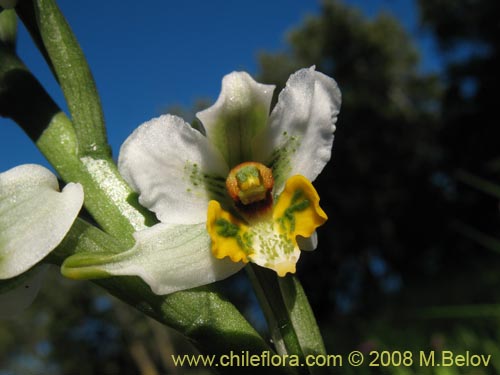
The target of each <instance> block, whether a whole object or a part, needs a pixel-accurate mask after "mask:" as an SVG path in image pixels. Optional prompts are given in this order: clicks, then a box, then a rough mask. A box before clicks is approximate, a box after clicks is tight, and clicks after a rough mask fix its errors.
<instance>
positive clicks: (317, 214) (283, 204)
mask: <svg viewBox="0 0 500 375" xmlns="http://www.w3.org/2000/svg"><path fill="white" fill-rule="evenodd" d="M273 219H274V220H275V221H276V222H278V223H279V224H280V226H281V230H282V231H284V232H286V233H287V235H288V236H289V237H291V238H293V241H294V243H295V244H297V243H296V241H295V237H296V236H297V235H300V236H302V237H306V238H307V237H310V236H312V234H313V233H314V231H315V230H316V228H317V227H319V226H321V225H323V224H324V223H325V222H326V220H327V219H328V217H327V216H326V214H325V212H324V211H323V210H322V209H321V207H320V206H319V195H318V192H317V191H316V189H315V188H314V186H313V185H312V184H311V182H310V181H309V180H308V179H307V178H305V177H304V176H301V175H295V176H292V177H290V178H289V179H288V180H287V181H286V184H285V188H284V190H283V192H282V193H281V194H280V196H279V198H278V201H277V202H276V205H275V206H274V209H273Z"/></svg>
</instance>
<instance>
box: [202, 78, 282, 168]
mask: <svg viewBox="0 0 500 375" xmlns="http://www.w3.org/2000/svg"><path fill="white" fill-rule="evenodd" d="M274 87H275V86H274V85H264V84H261V83H257V82H255V81H254V80H253V79H252V77H250V76H249V75H248V74H247V73H245V72H233V73H231V74H228V75H226V76H225V77H224V78H223V80H222V90H221V93H220V95H219V98H218V99H217V101H216V103H215V104H214V105H213V106H211V107H210V108H208V109H206V110H204V111H202V112H198V113H197V114H196V116H197V117H198V118H199V119H200V120H201V122H202V123H203V126H204V127H205V129H206V132H207V137H208V139H209V140H210V142H212V143H213V144H214V145H215V146H216V147H217V148H218V149H219V151H220V152H221V153H222V155H223V156H224V159H225V160H226V162H227V164H228V165H229V167H230V168H232V167H234V166H236V165H238V164H240V163H242V162H244V161H252V160H254V150H253V148H254V142H255V139H256V138H255V137H256V135H257V134H259V133H260V132H262V131H263V130H264V129H265V127H266V124H267V120H268V116H269V107H270V105H271V99H272V97H273V91H274Z"/></svg>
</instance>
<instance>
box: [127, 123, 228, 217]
mask: <svg viewBox="0 0 500 375" xmlns="http://www.w3.org/2000/svg"><path fill="white" fill-rule="evenodd" d="M118 169H119V170H120V173H121V174H122V176H123V177H124V178H125V180H127V182H128V183H129V184H130V185H131V186H132V187H133V188H134V190H135V191H137V192H138V193H139V202H140V203H141V204H142V205H143V206H145V207H147V208H148V209H150V210H151V211H153V212H154V213H156V216H157V217H158V219H159V220H160V221H161V222H163V223H169V224H198V223H202V222H204V221H205V218H206V214H207V206H208V202H209V201H210V200H211V199H217V200H219V201H224V200H225V199H226V187H225V179H226V175H227V173H228V172H229V170H228V168H227V166H226V163H225V162H224V159H223V158H222V156H221V155H220V153H219V151H217V149H215V147H214V146H213V145H212V144H210V142H208V140H207V138H206V137H205V136H203V135H202V134H201V133H200V132H199V131H197V130H195V129H193V128H192V127H191V126H190V125H189V124H188V123H186V122H185V121H184V120H182V119H181V118H179V117H176V116H171V115H163V116H160V117H158V118H154V119H152V120H150V121H148V122H145V123H144V124H142V125H141V126H139V127H138V128H137V129H136V130H135V131H134V132H133V133H132V134H131V135H130V136H129V137H128V138H127V140H126V141H125V143H123V145H122V147H121V149H120V156H119V158H118Z"/></svg>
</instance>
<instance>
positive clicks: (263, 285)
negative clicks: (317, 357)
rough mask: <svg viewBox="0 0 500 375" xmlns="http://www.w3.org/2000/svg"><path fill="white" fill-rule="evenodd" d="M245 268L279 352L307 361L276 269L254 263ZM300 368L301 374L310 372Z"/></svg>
mask: <svg viewBox="0 0 500 375" xmlns="http://www.w3.org/2000/svg"><path fill="white" fill-rule="evenodd" d="M245 269H246V270H247V273H248V276H249V278H250V280H251V281H252V284H253V287H254V290H255V293H256V295H257V298H258V300H259V303H260V305H261V307H262V311H263V312H264V315H265V317H266V321H267V325H268V326H269V332H270V334H271V337H272V339H273V343H274V345H275V347H276V350H277V352H278V353H279V354H281V355H296V356H298V357H299V358H300V360H301V362H302V363H305V355H304V351H303V350H302V347H301V345H300V341H299V339H298V337H297V333H296V331H295V327H294V325H293V322H292V321H291V317H290V314H289V310H288V308H287V306H286V303H285V301H284V299H283V295H282V293H281V290H280V285H279V281H278V280H277V279H278V276H277V275H276V273H275V272H274V271H271V270H269V269H266V268H262V267H259V266H257V265H254V264H249V265H248V266H247V267H245ZM298 370H299V371H298V372H299V373H300V374H308V373H309V370H308V369H307V367H301V368H299V369H298Z"/></svg>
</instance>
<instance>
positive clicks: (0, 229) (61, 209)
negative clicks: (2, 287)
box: [0, 164, 83, 279]
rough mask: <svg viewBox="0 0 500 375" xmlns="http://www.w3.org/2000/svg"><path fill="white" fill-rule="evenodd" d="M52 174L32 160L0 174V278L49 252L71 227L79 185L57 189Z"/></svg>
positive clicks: (78, 205) (77, 206)
mask: <svg viewBox="0 0 500 375" xmlns="http://www.w3.org/2000/svg"><path fill="white" fill-rule="evenodd" d="M58 189H59V184H58V182H57V178H56V176H54V175H53V174H52V173H51V172H50V171H49V170H48V169H46V168H44V167H42V166H39V165H34V164H27V165H21V166H18V167H15V168H12V169H10V170H8V171H7V172H4V173H1V174H0V279H8V278H11V277H15V276H17V275H20V274H21V273H23V272H25V271H27V270H28V269H30V268H31V267H32V266H33V265H35V264H36V263H38V262H39V261H41V260H42V259H43V258H44V257H45V256H46V255H47V254H48V253H50V252H51V251H52V250H53V249H54V248H55V247H56V246H57V245H59V243H60V242H61V241H62V239H63V238H64V237H65V235H66V233H67V232H68V231H69V229H70V228H71V225H72V224H73V222H74V220H75V219H76V217H77V215H78V212H79V211H80V208H81V207H82V204H83V188H82V186H81V185H80V184H73V183H70V184H68V185H66V187H65V188H64V189H63V191H62V192H59V191H58Z"/></svg>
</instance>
